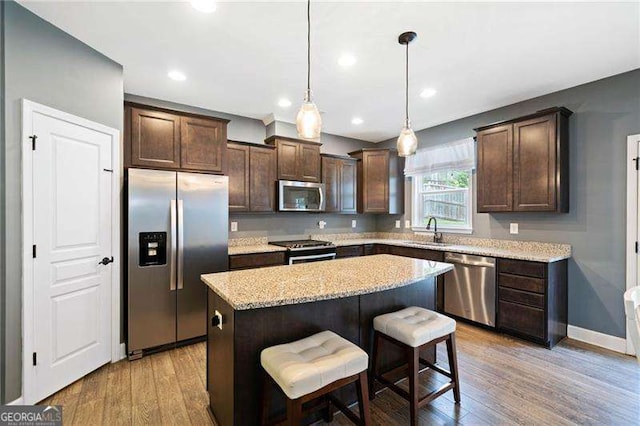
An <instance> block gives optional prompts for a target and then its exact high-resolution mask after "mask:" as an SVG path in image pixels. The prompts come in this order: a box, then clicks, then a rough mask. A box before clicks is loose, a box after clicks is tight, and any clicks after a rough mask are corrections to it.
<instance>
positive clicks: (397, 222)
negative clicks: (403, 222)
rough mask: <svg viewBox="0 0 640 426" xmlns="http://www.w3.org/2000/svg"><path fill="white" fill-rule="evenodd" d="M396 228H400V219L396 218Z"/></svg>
mask: <svg viewBox="0 0 640 426" xmlns="http://www.w3.org/2000/svg"><path fill="white" fill-rule="evenodd" d="M396 228H400V221H399V220H396Z"/></svg>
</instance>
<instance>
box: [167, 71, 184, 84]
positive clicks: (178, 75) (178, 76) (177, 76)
mask: <svg viewBox="0 0 640 426" xmlns="http://www.w3.org/2000/svg"><path fill="white" fill-rule="evenodd" d="M167 75H168V76H169V78H170V79H171V80H175V81H185V80H186V79H187V76H186V75H184V73H182V72H180V71H177V70H173V71H169V74H167Z"/></svg>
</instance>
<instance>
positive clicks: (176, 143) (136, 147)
mask: <svg viewBox="0 0 640 426" xmlns="http://www.w3.org/2000/svg"><path fill="white" fill-rule="evenodd" d="M227 123H228V121H227V120H222V119H217V118H213V117H206V116H196V115H193V114H187V113H182V112H174V111H169V110H164V109H160V108H155V107H150V106H145V105H138V104H132V103H125V132H124V166H125V167H131V166H133V167H148V168H154V169H173V170H185V171H194V170H195V171H201V172H208V173H216V174H224V173H226V168H227Z"/></svg>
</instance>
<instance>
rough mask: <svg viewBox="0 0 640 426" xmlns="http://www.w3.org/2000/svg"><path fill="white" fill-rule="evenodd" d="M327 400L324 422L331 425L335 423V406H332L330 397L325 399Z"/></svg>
mask: <svg viewBox="0 0 640 426" xmlns="http://www.w3.org/2000/svg"><path fill="white" fill-rule="evenodd" d="M325 399H326V400H327V406H326V407H325V408H324V416H323V418H324V421H325V422H326V423H331V422H332V421H333V404H331V398H329V397H328V396H327V397H325Z"/></svg>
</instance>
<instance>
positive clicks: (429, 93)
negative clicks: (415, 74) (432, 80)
mask: <svg viewBox="0 0 640 426" xmlns="http://www.w3.org/2000/svg"><path fill="white" fill-rule="evenodd" d="M436 93H438V91H437V90H436V89H433V88H431V87H428V88H426V89H424V90H423V91H422V92H421V93H420V97H421V98H430V97H432V96H433V95H435V94H436Z"/></svg>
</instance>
